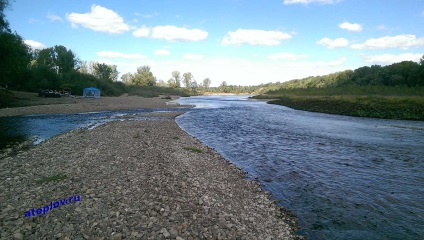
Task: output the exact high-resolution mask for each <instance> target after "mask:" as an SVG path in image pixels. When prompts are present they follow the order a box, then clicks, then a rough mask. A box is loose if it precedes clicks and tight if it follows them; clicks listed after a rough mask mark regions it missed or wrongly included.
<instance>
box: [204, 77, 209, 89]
mask: <svg viewBox="0 0 424 240" xmlns="http://www.w3.org/2000/svg"><path fill="white" fill-rule="evenodd" d="M210 85H211V80H210V79H209V78H205V79H203V87H204V88H205V89H206V90H207V89H208V88H209V87H210Z"/></svg>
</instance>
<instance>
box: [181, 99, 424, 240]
mask: <svg viewBox="0 0 424 240" xmlns="http://www.w3.org/2000/svg"><path fill="white" fill-rule="evenodd" d="M178 102H179V103H181V104H192V105H196V107H195V108H194V109H192V110H191V111H189V112H187V113H186V114H184V115H182V116H179V117H178V118H177V122H178V124H179V125H180V126H181V127H182V128H183V129H184V130H185V131H187V132H188V133H190V134H191V135H193V136H195V137H197V138H198V139H200V140H201V141H202V142H204V143H206V144H207V145H208V146H210V147H212V148H214V149H216V150H217V151H218V152H219V153H221V154H222V155H223V156H224V157H225V158H226V159H228V160H229V161H230V162H232V163H234V164H236V165H237V166H239V167H241V168H243V169H244V170H245V171H247V172H248V176H249V177H250V178H258V179H259V182H260V183H261V185H262V186H263V188H264V189H266V190H267V191H270V192H271V193H272V195H273V196H274V197H275V198H276V199H278V200H280V204H281V205H282V206H283V207H285V208H288V209H290V210H291V211H293V213H295V215H296V216H297V217H298V219H299V223H300V227H301V229H300V231H299V233H300V234H303V235H306V236H308V238H309V239H422V238H421V237H422V236H424V200H423V199H424V171H423V170H424V161H423V160H424V159H423V158H424V122H418V121H400V120H382V119H369V118H358V117H348V116H338V115H330V114H321V113H312V112H305V111H298V110H293V109H290V108H287V107H283V106H278V105H270V104H266V103H264V102H262V101H255V100H248V99H247V98H246V96H225V97H223V96H208V97H204V96H200V97H190V98H180V99H179V100H178Z"/></svg>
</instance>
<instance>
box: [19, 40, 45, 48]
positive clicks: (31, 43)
mask: <svg viewBox="0 0 424 240" xmlns="http://www.w3.org/2000/svg"><path fill="white" fill-rule="evenodd" d="M24 42H25V44H26V45H28V46H30V47H31V48H33V49H43V48H46V46H44V44H42V43H40V42H36V41H34V40H25V41H24Z"/></svg>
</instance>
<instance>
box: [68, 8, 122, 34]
mask: <svg viewBox="0 0 424 240" xmlns="http://www.w3.org/2000/svg"><path fill="white" fill-rule="evenodd" d="M67 19H68V21H70V22H71V23H72V27H78V25H81V26H83V27H85V28H89V29H92V30H94V31H97V32H107V33H111V34H120V33H123V32H126V31H128V30H130V27H129V26H128V25H127V24H125V23H124V20H123V19H122V17H121V16H119V15H118V14H117V13H115V12H114V11H112V10H110V9H107V8H104V7H102V6H98V5H92V6H91V12H89V13H82V14H81V13H71V14H68V15H67Z"/></svg>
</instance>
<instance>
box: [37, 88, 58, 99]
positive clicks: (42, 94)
mask: <svg viewBox="0 0 424 240" xmlns="http://www.w3.org/2000/svg"><path fill="white" fill-rule="evenodd" d="M38 96H39V97H53V98H60V97H62V95H61V94H60V93H59V92H56V91H53V90H49V89H40V90H38Z"/></svg>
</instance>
